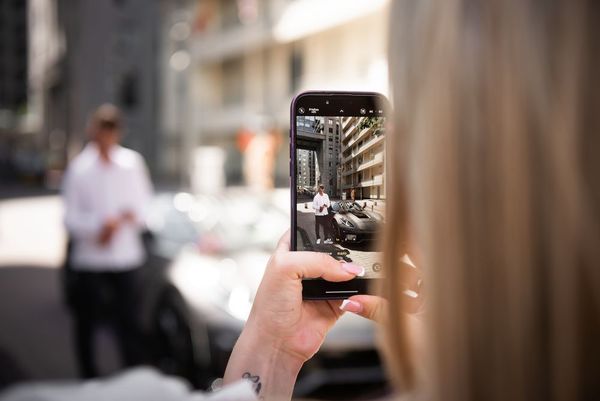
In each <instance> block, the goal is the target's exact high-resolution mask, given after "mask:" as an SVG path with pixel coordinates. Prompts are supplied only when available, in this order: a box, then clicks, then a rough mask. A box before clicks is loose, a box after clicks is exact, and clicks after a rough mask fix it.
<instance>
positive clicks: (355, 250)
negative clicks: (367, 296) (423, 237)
mask: <svg viewBox="0 0 600 401" xmlns="http://www.w3.org/2000/svg"><path fill="white" fill-rule="evenodd" d="M302 111H304V110H300V113H299V114H302ZM360 113H361V115H358V116H317V115H298V116H297V117H296V144H295V145H296V171H295V174H296V194H297V204H296V221H297V227H298V228H297V233H296V234H297V235H296V238H297V239H296V241H297V242H296V249H297V250H299V251H302V250H306V251H318V252H325V253H329V254H330V255H331V256H333V257H334V258H336V259H338V260H344V261H346V262H353V263H356V264H358V265H360V266H363V267H364V268H365V269H366V274H365V278H374V277H379V276H381V274H382V272H381V258H380V256H381V253H380V250H379V244H378V243H377V242H376V240H377V237H378V234H379V232H380V230H381V229H382V227H383V224H384V209H385V182H384V173H385V168H384V166H385V163H384V157H385V147H384V136H385V131H384V123H385V117H383V116H382V115H381V114H382V113H383V112H382V111H381V110H366V109H361V110H360ZM306 114H309V112H308V110H307V111H306ZM378 114H379V115H378Z"/></svg>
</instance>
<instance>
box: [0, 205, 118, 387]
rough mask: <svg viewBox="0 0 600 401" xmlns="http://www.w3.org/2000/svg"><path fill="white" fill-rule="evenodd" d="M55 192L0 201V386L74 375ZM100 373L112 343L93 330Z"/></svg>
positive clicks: (109, 363)
mask: <svg viewBox="0 0 600 401" xmlns="http://www.w3.org/2000/svg"><path fill="white" fill-rule="evenodd" d="M62 214H63V213H62V205H61V202H60V199H59V198H58V197H57V196H32V197H26V198H12V199H7V200H0V322H1V323H0V324H1V329H0V389H1V388H2V387H3V386H6V385H8V384H10V383H11V382H15V381H22V380H54V379H72V378H75V377H77V369H76V365H75V356H74V351H73V338H72V335H71V318H70V315H69V311H68V309H67V308H66V306H65V305H64V304H63V302H62V292H61V284H60V283H61V282H60V272H61V271H60V267H61V264H62V261H63V257H64V250H65V240H66V235H65V231H64V228H63V224H62ZM97 342H98V345H97V347H98V351H99V352H98V354H99V355H100V366H101V371H102V372H103V373H109V372H112V371H115V370H116V368H117V366H118V363H117V361H118V360H117V357H116V355H117V353H116V348H115V347H114V345H113V342H112V338H111V337H110V335H109V333H108V332H106V331H101V332H100V333H99V335H98V340H97Z"/></svg>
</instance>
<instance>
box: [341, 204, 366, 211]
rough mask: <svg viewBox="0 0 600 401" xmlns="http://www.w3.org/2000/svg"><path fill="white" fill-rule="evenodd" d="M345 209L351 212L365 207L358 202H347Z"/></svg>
mask: <svg viewBox="0 0 600 401" xmlns="http://www.w3.org/2000/svg"><path fill="white" fill-rule="evenodd" d="M344 206H345V209H346V210H348V211H349V212H362V210H363V208H362V206H360V205H359V204H358V203H356V202H348V203H346V205H344Z"/></svg>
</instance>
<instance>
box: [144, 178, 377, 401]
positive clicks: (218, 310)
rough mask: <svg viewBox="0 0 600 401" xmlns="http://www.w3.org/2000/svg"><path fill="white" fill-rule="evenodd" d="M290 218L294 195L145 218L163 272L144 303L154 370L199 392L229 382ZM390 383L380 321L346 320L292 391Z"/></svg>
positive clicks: (193, 199) (170, 204) (241, 197)
mask: <svg viewBox="0 0 600 401" xmlns="http://www.w3.org/2000/svg"><path fill="white" fill-rule="evenodd" d="M289 221H290V219H289V190H275V191H272V192H268V193H263V194H261V195H257V194H253V195H252V196H249V195H248V193H247V191H244V190H241V189H240V190H235V189H230V190H228V191H226V194H222V195H218V196H212V195H211V196H209V195H198V196H194V195H191V194H186V193H179V194H163V195H161V196H159V197H157V198H156V199H155V202H154V204H153V205H152V207H151V208H150V213H149V215H148V227H149V230H150V232H151V237H152V240H151V241H150V245H149V266H148V268H149V269H147V270H150V271H154V272H155V273H158V274H154V279H153V280H154V284H153V285H149V287H152V288H154V290H153V295H152V296H148V299H147V300H146V302H145V304H146V310H147V313H146V316H147V318H146V319H145V320H146V324H145V327H146V330H147V331H148V332H149V333H150V335H151V339H152V349H153V355H152V360H153V362H154V364H155V365H156V366H158V367H159V368H160V369H161V370H163V371H164V372H166V373H168V374H175V375H179V376H182V377H185V378H187V379H188V380H189V381H190V382H191V383H192V384H193V385H194V386H195V387H198V388H207V387H208V386H210V384H211V383H213V381H214V380H215V379H216V378H219V377H222V376H223V373H224V370H225V367H226V364H227V360H228V359H229V355H230V353H231V351H232V349H233V346H234V345H235V342H236V340H237V338H238V336H239V334H240V332H241V330H242V328H243V326H244V324H245V321H246V319H247V317H248V314H249V313H250V309H251V307H252V302H253V300H254V296H255V294H256V291H257V289H258V285H259V283H260V281H261V279H262V275H263V273H264V270H265V267H266V265H267V263H268V260H269V257H270V256H271V254H272V252H273V251H274V249H275V246H276V244H277V241H278V240H279V238H280V236H281V235H282V234H283V233H284V232H285V231H286V230H287V229H288V228H289ZM153 266H154V267H153ZM385 382H386V379H385V375H384V373H383V369H382V367H381V363H380V359H379V355H378V353H377V351H376V348H375V341H374V326H373V324H372V323H371V322H370V321H368V320H366V319H363V318H361V317H358V316H356V315H352V314H345V315H344V316H342V318H341V319H340V320H339V322H338V323H337V324H336V325H335V326H334V328H333V329H332V330H331V332H330V333H329V334H328V335H327V338H326V340H325V342H324V344H323V346H322V347H321V350H320V351H319V353H318V354H317V355H316V356H315V357H314V358H313V359H311V360H310V361H309V362H308V363H306V364H305V366H304V368H303V369H302V371H301V372H300V375H299V377H298V381H297V383H296V386H295V395H296V396H302V397H307V396H311V397H318V398H320V399H327V398H328V397H327V394H326V393H323V392H320V391H324V390H323V389H326V388H327V389H332V388H337V387H340V388H342V390H340V391H348V389H349V388H350V387H353V390H350V391H351V393H352V394H366V393H367V392H372V391H373V388H382V387H383V386H382V384H384V383H385ZM349 386H350V387H349ZM336 391H338V390H336Z"/></svg>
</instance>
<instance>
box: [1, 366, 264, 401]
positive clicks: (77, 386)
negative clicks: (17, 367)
mask: <svg viewBox="0 0 600 401" xmlns="http://www.w3.org/2000/svg"><path fill="white" fill-rule="evenodd" d="M257 399H258V398H257V397H256V394H255V392H254V390H253V389H252V385H251V384H250V383H249V382H248V381H246V380H240V381H239V382H237V383H232V384H231V385H228V386H225V387H223V389H221V390H220V391H218V392H215V393H200V392H192V391H190V389H189V386H188V385H187V383H186V382H184V381H183V380H181V379H179V378H177V377H173V376H165V375H163V374H162V373H160V372H158V371H157V370H155V369H153V368H147V367H141V368H135V369H131V370H128V371H125V372H123V373H119V374H117V375H114V376H111V377H108V378H105V379H98V380H88V381H85V382H80V383H76V382H71V383H68V382H63V383H60V382H56V383H48V382H47V383H23V384H18V385H16V386H13V387H10V388H9V389H7V390H6V391H5V392H3V393H1V394H0V401H31V400H36V401H108V400H110V401H200V400H206V401H256V400H257Z"/></svg>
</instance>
